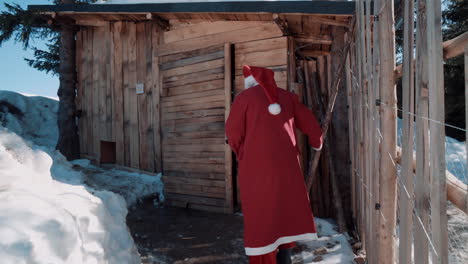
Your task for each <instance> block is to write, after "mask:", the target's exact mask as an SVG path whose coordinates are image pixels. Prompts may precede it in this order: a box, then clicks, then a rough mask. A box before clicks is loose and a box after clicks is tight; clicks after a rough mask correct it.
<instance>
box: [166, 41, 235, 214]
mask: <svg viewBox="0 0 468 264" xmlns="http://www.w3.org/2000/svg"><path fill="white" fill-rule="evenodd" d="M225 65H226V63H225V47H224V45H217V46H213V47H208V48H203V49H198V50H195V51H189V52H183V53H177V54H172V55H167V56H163V57H160V70H161V77H162V94H161V106H162V108H161V122H162V126H161V127H162V149H163V151H162V159H163V169H164V176H163V180H164V185H165V191H166V198H167V200H166V202H167V203H168V204H170V205H174V206H181V207H190V208H195V209H202V210H208V211H215V212H224V211H225V210H226V208H225V205H226V198H227V197H226V189H225V187H226V186H225V185H226V184H225V181H226V179H225V174H226V173H225V172H226V167H225V165H226V154H225V148H226V146H225V136H224V122H225V118H226V116H225V104H226V96H225V95H226V94H225V92H226V91H225ZM229 94H230V93H229ZM228 169H229V170H230V167H229V168H228Z"/></svg>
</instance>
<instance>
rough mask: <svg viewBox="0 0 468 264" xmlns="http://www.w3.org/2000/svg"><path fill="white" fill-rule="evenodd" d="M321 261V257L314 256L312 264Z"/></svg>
mask: <svg viewBox="0 0 468 264" xmlns="http://www.w3.org/2000/svg"><path fill="white" fill-rule="evenodd" d="M322 260H323V257H322V256H316V257H315V258H314V259H313V260H312V262H319V261H322Z"/></svg>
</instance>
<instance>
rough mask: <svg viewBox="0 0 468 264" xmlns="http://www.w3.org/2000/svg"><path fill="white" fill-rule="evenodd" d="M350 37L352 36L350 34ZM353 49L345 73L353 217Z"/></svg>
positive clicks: (354, 179) (354, 193)
mask: <svg viewBox="0 0 468 264" xmlns="http://www.w3.org/2000/svg"><path fill="white" fill-rule="evenodd" d="M348 37H350V36H348ZM351 56H352V55H351V51H350V52H349V53H348V54H347V58H346V66H345V74H346V99H347V104H348V105H347V108H348V126H349V132H348V136H349V137H348V140H349V150H350V151H349V157H350V161H351V166H350V172H349V175H351V216H352V218H354V217H355V212H356V207H355V201H356V192H355V188H354V186H355V185H356V175H355V172H354V166H355V163H356V161H355V158H354V154H355V153H354V121H353V112H354V104H353V88H352V79H351V62H350V60H351V58H350V57H351Z"/></svg>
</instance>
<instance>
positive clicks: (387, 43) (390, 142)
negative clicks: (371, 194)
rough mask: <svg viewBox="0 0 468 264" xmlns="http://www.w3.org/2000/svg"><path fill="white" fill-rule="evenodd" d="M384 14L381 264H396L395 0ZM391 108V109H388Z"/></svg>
mask: <svg viewBox="0 0 468 264" xmlns="http://www.w3.org/2000/svg"><path fill="white" fill-rule="evenodd" d="M374 4H378V5H379V10H381V13H380V15H379V23H378V25H377V28H376V30H377V32H378V38H379V41H380V45H379V46H380V79H379V82H380V83H379V86H380V100H381V101H382V102H383V103H384V104H385V105H386V106H385V107H380V109H379V111H380V125H381V135H382V141H381V145H380V147H381V148H380V151H381V159H380V186H381V189H380V213H381V215H382V217H381V218H380V228H379V230H377V231H378V235H377V237H378V238H379V239H378V242H377V243H378V252H379V263H382V264H393V263H395V243H394V239H393V233H394V232H395V227H396V196H397V195H396V194H397V193H396V180H397V170H396V168H395V166H394V164H393V160H392V159H394V158H395V157H396V138H397V134H396V131H397V129H396V126H397V124H396V123H397V122H396V118H397V113H396V108H395V106H396V100H397V98H396V86H395V82H394V74H393V70H394V69H395V28H394V24H395V23H394V22H395V21H394V12H393V6H394V5H393V0H379V1H378V2H377V3H376V2H374ZM388 106H390V107H388Z"/></svg>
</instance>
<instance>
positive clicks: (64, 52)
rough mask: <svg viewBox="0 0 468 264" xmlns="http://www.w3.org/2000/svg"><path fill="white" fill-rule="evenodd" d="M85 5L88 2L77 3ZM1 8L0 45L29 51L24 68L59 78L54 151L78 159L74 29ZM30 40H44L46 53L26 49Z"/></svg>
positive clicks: (13, 7)
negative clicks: (13, 43)
mask: <svg viewBox="0 0 468 264" xmlns="http://www.w3.org/2000/svg"><path fill="white" fill-rule="evenodd" d="M85 2H89V0H86V1H81V2H80V3H85ZM53 3H54V4H73V3H75V0H53ZM5 7H6V9H7V10H6V11H4V12H2V13H0V45H1V44H3V43H4V42H5V41H7V40H10V39H13V40H15V41H16V42H20V43H21V44H22V45H23V48H25V49H27V48H32V49H33V50H34V58H33V59H26V61H27V62H28V64H29V65H30V66H32V67H34V68H36V69H38V70H40V71H45V72H47V73H52V74H56V75H59V78H60V87H59V89H58V92H57V95H58V97H59V99H60V101H59V111H58V113H57V116H58V118H57V125H58V128H59V138H58V142H57V146H56V148H57V149H58V150H60V152H61V153H62V154H63V155H64V156H65V157H67V158H68V159H76V158H79V144H78V143H79V141H78V134H77V126H76V105H75V94H76V87H75V83H76V71H75V30H76V29H75V26H74V25H70V24H56V23H51V24H49V23H48V21H47V18H46V17H45V16H43V15H41V14H38V13H36V12H34V11H30V10H25V9H23V8H21V7H20V6H19V5H18V4H8V3H5ZM31 39H41V40H46V41H47V42H48V44H47V48H48V49H47V50H40V49H37V48H35V47H30V45H29V44H30V40H31Z"/></svg>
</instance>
